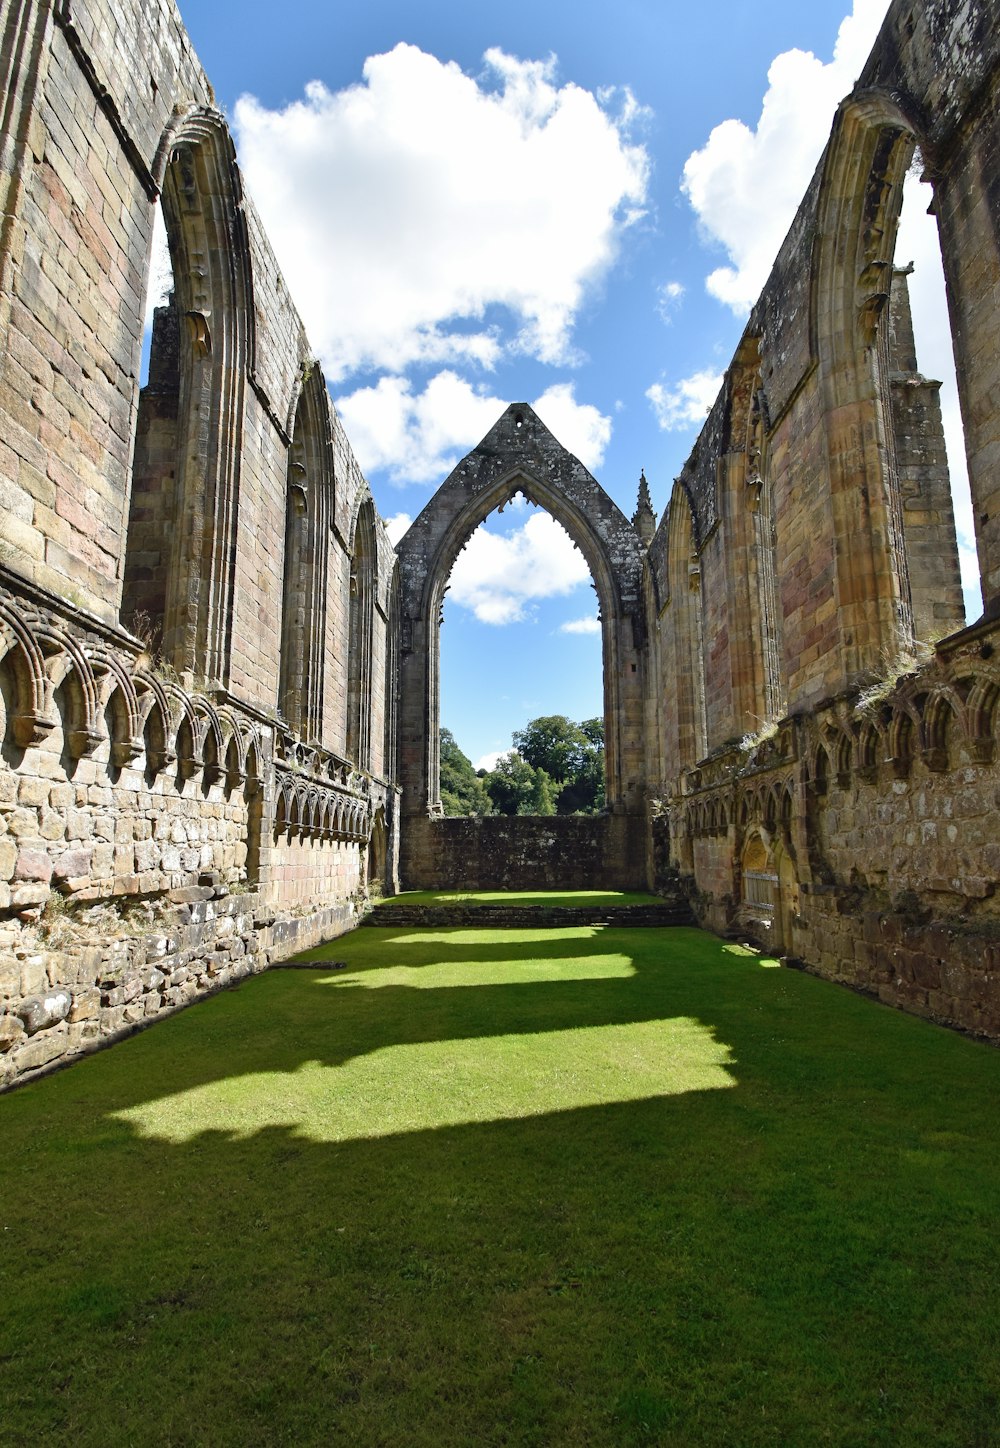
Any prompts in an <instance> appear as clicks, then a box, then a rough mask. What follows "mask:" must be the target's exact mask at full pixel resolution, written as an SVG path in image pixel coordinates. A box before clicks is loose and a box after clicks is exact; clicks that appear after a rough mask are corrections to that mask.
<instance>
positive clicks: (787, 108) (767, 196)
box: [681, 0, 888, 315]
mask: <svg viewBox="0 0 1000 1448" xmlns="http://www.w3.org/2000/svg"><path fill="white" fill-rule="evenodd" d="M887 8H888V6H887V0H854V8H853V10H852V12H851V14H850V15H848V16H847V18H846V19H845V20H844V21H843V23H842V24H841V26H840V30H839V32H838V35H837V42H836V45H835V46H834V52H833V59H832V60H831V61H830V62H828V63H827V64H824V63H823V62H822V61H821V60H819V59H817V57H816V56H815V55H813V54H812V53H811V52H810V51H803V50H786V51H783V52H782V54H781V55H778V56H776V57H775V59H774V60H773V61H772V63H771V68H770V70H769V71H768V76H767V78H768V88H767V92H766V94H765V96H764V100H763V104H762V106H761V113H760V117H759V119H758V121H757V125H756V128H755V129H751V128H750V127H749V126H747V125H746V124H745V123H744V122H743V121H739V120H727V121H723V122H722V124H721V125H718V126H716V127H715V129H714V130H713V131H712V133H711V134H710V136H709V138H708V140H707V141H706V143H705V145H704V146H703V147H702V148H701V150H699V151H694V152H693V153H692V154H691V155H690V156H689V157H688V159H687V161H686V163H685V166H684V176H683V181H682V183H681V185H682V190H683V191H684V193H685V195H686V196H687V198H688V200H689V201H690V203H691V205H692V206H693V207H694V210H695V212H696V213H697V216H698V220H699V222H700V223H701V227H702V229H703V231H704V233H705V236H706V237H707V238H708V239H709V240H710V241H712V242H716V243H720V244H721V246H722V247H723V248H724V249H725V251H726V252H727V253H728V255H729V260H730V265H728V266H721V267H717V268H716V269H715V270H714V271H713V272H712V273H711V274H710V275H709V276H708V277H707V279H706V286H707V288H708V291H709V292H710V293H711V294H712V296H714V297H717V298H718V300H719V301H721V302H724V303H725V304H726V305H727V306H729V307H731V308H732V310H733V311H734V312H736V313H738V314H740V315H742V314H744V313H745V312H747V311H749V309H750V307H751V306H752V305H753V303H754V302H755V301H756V299H757V296H758V294H759V292H760V290H761V288H762V287H763V285H764V283H765V281H766V280H767V277H768V273H769V272H770V270H771V266H772V264H773V262H774V258H775V257H776V255H777V253H778V249H779V247H780V246H781V243H782V241H783V240H784V238H785V233H786V231H787V230H788V227H789V226H790V224H791V221H792V218H793V216H794V215H795V212H796V210H797V208H798V205H799V202H800V201H801V200H802V196H803V193H804V192H805V189H806V187H807V186H808V184H809V180H810V178H811V176H812V173H813V171H814V170H815V168H816V163H817V162H818V160H819V158H820V155H821V153H822V150H823V147H824V146H825V145H826V142H827V139H828V137H829V134H830V126H831V123H832V121H833V115H834V112H835V110H836V108H837V106H838V105H839V104H840V101H841V100H842V99H843V97H844V96H845V95H847V93H848V92H849V91H850V90H851V87H852V86H853V84H854V82H855V80H856V79H857V77H858V75H859V73H860V71H861V69H862V67H863V65H864V63H865V61H866V60H867V58H868V54H869V52H870V50H871V48H872V45H873V44H874V42H875V37H876V35H877V34H878V30H879V26H880V25H881V23H882V20H883V19H884V17H885V12H886V10H887Z"/></svg>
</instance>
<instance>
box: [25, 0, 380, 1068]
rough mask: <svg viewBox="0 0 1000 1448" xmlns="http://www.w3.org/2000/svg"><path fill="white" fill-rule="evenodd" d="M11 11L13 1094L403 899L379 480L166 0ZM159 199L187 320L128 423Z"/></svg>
mask: <svg viewBox="0 0 1000 1448" xmlns="http://www.w3.org/2000/svg"><path fill="white" fill-rule="evenodd" d="M0 23H2V27H3V30H2V34H3V42H4V43H3V51H2V58H0V101H2V105H0V114H2V115H3V116H4V118H5V127H6V129H5V132H4V135H3V137H2V142H0V202H2V215H3V221H2V225H0V1084H8V1083H9V1082H11V1081H13V1080H15V1079H20V1078H22V1077H23V1075H24V1074H25V1073H30V1072H32V1071H35V1070H37V1069H40V1068H42V1067H43V1066H47V1065H51V1064H54V1063H56V1062H58V1061H60V1060H63V1059H65V1058H66V1057H68V1056H71V1055H74V1054H76V1053H78V1052H79V1051H81V1050H84V1049H88V1048H90V1047H92V1046H93V1045H96V1044H99V1043H100V1042H101V1041H103V1040H107V1039H112V1038H114V1037H116V1036H117V1035H119V1034H121V1033H122V1032H125V1031H128V1030H131V1029H134V1028H135V1027H137V1026H138V1025H140V1024H143V1023H145V1022H146V1021H148V1020H150V1019H152V1018H153V1017H154V1016H156V1015H157V1014H158V1013H160V1012H162V1011H164V1010H170V1009H173V1008H175V1007H177V1006H179V1005H183V1004H186V1003H187V1002H188V1001H190V1000H192V999H195V998H197V997H198V996H199V995H201V994H203V993H205V992H207V991H210V990H214V989H217V988H218V987H220V986H222V985H225V984H227V983H229V982H230V981H233V980H235V979H237V978H239V977H240V976H241V975H244V974H246V973H248V972H251V971H255V970H261V969H263V968H265V967H266V966H267V965H268V964H269V963H270V962H271V961H272V960H274V959H279V958H282V957H283V956H285V955H287V954H289V953H292V952H294V951H295V950H297V949H301V948H303V947H304V946H306V945H311V944H315V943H316V942H317V941H318V940H319V939H321V938H323V937H324V936H327V935H332V934H336V933H338V932H339V931H341V930H343V929H347V928H350V926H351V925H352V924H354V923H355V922H356V921H357V919H358V918H359V916H360V912H361V910H362V908H363V898H364V894H365V891H366V890H367V887H368V879H369V876H370V875H373V874H374V871H375V870H376V868H377V869H378V871H379V877H380V878H381V879H383V880H384V884H385V888H387V889H389V890H391V889H392V888H393V884H394V878H395V877H394V869H395V863H394V862H395V860H396V859H397V858H398V843H397V841H396V839H395V829H396V809H395V794H394V790H393V786H392V783H391V775H392V773H393V771H394V767H395V766H394V759H393V756H392V751H391V748H390V750H389V751H388V752H387V750H386V742H387V741H386V738H385V733H386V729H385V721H386V718H387V717H389V713H390V712H391V711H387V707H386V699H387V697H389V696H390V695H391V694H392V693H394V690H395V679H394V677H392V676H391V670H389V669H388V667H387V664H388V661H389V659H390V657H391V658H393V659H394V658H395V657H397V651H396V650H395V648H394V647H393V648H390V647H389V646H388V642H387V635H388V629H389V624H388V623H387V619H388V615H389V611H390V610H389V599H390V594H391V592H392V588H393V578H394V573H395V555H394V553H393V551H392V549H391V547H390V546H389V545H388V543H387V540H386V537H385V532H384V528H383V525H382V523H381V521H380V520H379V519H378V518H377V517H374V521H373V523H372V528H373V529H374V544H373V550H374V552H373V556H374V565H373V568H372V573H371V583H370V588H369V589H368V592H367V596H366V600H367V601H366V606H367V607H368V609H369V610H370V615H371V616H370V618H366V619H365V620H362V621H361V623H362V627H360V628H359V629H358V632H359V633H360V635H361V636H363V637H365V638H366V639H368V640H369V641H370V648H371V653H372V659H373V661H374V666H373V667H372V666H370V665H366V667H365V668H364V669H363V670H361V671H360V673H359V672H358V669H357V660H356V659H354V660H352V658H351V657H350V643H349V640H350V637H351V636H352V629H353V627H354V625H355V624H356V623H357V621H356V620H354V619H352V609H353V608H355V607H356V606H355V605H353V604H352V601H351V595H350V580H351V573H352V566H353V550H354V548H355V536H354V531H353V529H354V520H355V519H356V518H357V516H358V513H359V510H360V509H361V508H362V507H364V506H365V505H366V504H367V506H368V507H369V508H370V507H371V504H370V492H369V489H368V485H367V483H366V481H365V479H364V477H363V475H362V474H361V471H360V468H359V467H358V464H357V461H356V459H355V458H354V456H353V453H352V452H351V449H350V444H349V443H348V441H347V438H346V436H345V434H344V430H343V427H342V425H341V423H340V420H339V418H338V417H337V415H336V412H335V410H334V408H333V405H332V403H331V401H330V399H329V396H328V393H327V390H326V387H325V384H324V383H323V381H322V377H321V375H320V374H319V373H318V369H317V368H316V364H315V359H314V355H313V350H312V348H311V347H310V345H309V341H308V338H307V337H306V335H305V332H304V330H303V327H302V322H301V319H300V318H299V316H298V314H297V313H296V311H295V309H294V307H292V305H291V303H290V301H289V293H288V288H287V286H286V284H285V282H284V281H283V279H282V277H281V275H280V273H279V270H278V267H277V264H276V261H275V259H274V255H273V253H272V251H271V248H270V245H269V242H268V240H267V238H266V236H265V235H264V232H263V229H262V227H261V225H260V221H259V218H258V217H257V214H256V212H255V210H254V207H253V203H252V200H251V199H250V198H249V197H248V196H247V195H246V194H245V192H244V189H243V184H242V179H241V176H240V172H239V166H238V160H237V158H236V156H235V152H234V149H233V145H232V141H231V138H230V137H229V134H228V131H227V128H226V122H225V119H224V117H223V116H221V114H220V113H219V112H218V111H216V110H215V108H214V97H213V94H212V89H211V86H210V84H209V82H208V80H207V79H206V77H205V76H204V74H203V72H202V70H201V68H200V66H199V65H198V62H197V59H196V57H195V56H194V54H193V51H192V48H191V44H190V41H189V39H188V37H187V35H186V33H185V31H184V27H183V24H182V22H181V20H180V16H179V14H178V11H177V8H176V6H175V5H174V3H173V0H126V3H124V4H119V3H117V0H115V3H110V0H14V3H13V4H12V5H9V6H6V7H5V8H4V13H3V19H2V22H0ZM157 207H159V208H160V210H161V212H162V214H163V217H164V220H165V224H166V227H167V231H168V234H169V237H170V243H171V255H172V259H173V264H174V277H173V284H174V302H173V304H172V305H170V306H167V307H165V308H164V309H162V310H161V311H160V312H159V313H158V321H159V325H158V328H157V331H156V333H155V334H154V338H153V345H152V357H151V365H150V387H149V389H148V390H147V392H146V393H145V394H144V396H143V398H142V405H141V406H140V393H139V364H140V354H141V344H142V328H143V315H144V307H145V291H146V280H147V273H148V267H149V252H150V245H151V236H152V227H153V219H154V214H155V211H156V209H157ZM137 422H138V423H139V427H138V429H137ZM137 433H138V436H137ZM296 469H298V471H296ZM305 469H308V477H307V482H308V487H306V488H305V490H304V496H305V497H306V499H307V504H308V506H307V508H306V510H305V521H304V523H303V532H302V535H301V538H300V539H299V540H298V541H299V542H300V543H304V545H305V546H308V547H309V548H311V549H313V552H312V553H311V554H310V555H309V557H308V559H307V563H308V565H309V566H308V568H307V569H306V570H305V574H304V575H303V570H302V568H301V566H300V568H299V572H298V574H297V575H296V576H294V577H293V576H292V570H291V567H290V562H289V558H288V557H287V556H286V550H285V543H286V534H287V529H288V520H289V516H290V512H291V515H292V516H298V515H297V513H296V510H295V509H294V508H292V507H291V503H292V502H294V501H295V496H298V495H294V496H292V497H291V498H290V491H291V484H292V483H294V482H295V480H296V479H298V478H300V477H301V476H302V475H303V474H304V470H305ZM133 484H135V486H134V487H133ZM321 550H326V557H325V558H324V557H323V556H322V552H321ZM300 552H301V549H300ZM303 578H305V583H304V581H303ZM316 578H318V579H320V580H321V586H320V585H319V584H314V583H313V580H314V579H316ZM289 636H294V637H295V638H296V640H298V639H299V638H302V639H304V640H306V641H307V642H306V643H305V644H303V646H302V647H301V648H300V649H299V648H297V650H296V668H297V669H298V670H299V673H298V675H296V674H294V673H293V674H291V675H290V674H289V665H288V661H287V659H286V660H284V661H283V657H282V640H283V638H288V637H289ZM352 670H353V676H355V677H361V678H362V679H363V680H365V681H366V687H367V689H368V691H369V692H368V693H367V694H366V697H365V698H364V701H363V708H364V712H365V717H366V718H370V720H371V724H372V731H373V733H374V735H375V738H374V739H373V741H372V747H371V748H370V749H369V750H368V752H367V755H366V758H365V759H364V760H362V761H358V760H357V759H354V760H352V759H350V758H348V757H347V750H348V743H349V741H348V710H347V699H348V690H349V679H350V678H351V677H352ZM284 695H287V696H289V697H294V699H295V700H297V701H299V705H298V714H297V715H296V719H295V725H296V728H299V729H301V733H302V737H300V736H299V734H297V733H296V728H293V727H292V725H291V724H290V723H289V720H288V719H287V718H286V717H285V716H284V715H283V713H282V709H283V706H284ZM304 699H307V700H308V705H309V710H310V711H311V712H309V714H308V717H306V714H305V713H304V712H303V707H302V705H301V701H302V700H304ZM359 763H360V764H361V765H362V766H363V767H359ZM376 820H377V821H378V822H379V823H378V842H377V850H378V852H379V856H380V858H379V860H378V862H376V861H375V859H374V850H375V847H374V846H373V845H372V830H373V824H374V822H375V821H376ZM387 836H388V837H387Z"/></svg>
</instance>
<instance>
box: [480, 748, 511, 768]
mask: <svg viewBox="0 0 1000 1448" xmlns="http://www.w3.org/2000/svg"><path fill="white" fill-rule="evenodd" d="M509 753H510V750H509V749H494V750H491V752H490V753H489V754H482V755H480V757H479V758H478V759H477V760H476V762H475V764H474V766H473V768H474V769H477V770H479V769H485V770H486V771H487V773H489V774H492V773H493V771H494V769H496V767H497V761H498V760H500V759H505V758H506V756H507V755H508V754H509Z"/></svg>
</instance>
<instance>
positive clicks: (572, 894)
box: [376, 890, 663, 910]
mask: <svg viewBox="0 0 1000 1448" xmlns="http://www.w3.org/2000/svg"><path fill="white" fill-rule="evenodd" d="M395 904H399V905H531V906H536V905H557V906H564V905H580V906H585V907H587V908H596V909H599V910H604V909H606V908H608V907H610V906H615V905H619V906H621V905H662V904H663V900H662V898H661V897H660V896H659V895H649V894H647V893H646V892H645V891H643V890H475V891H473V890H404V891H402V892H401V893H400V894H399V895H390V896H389V897H388V898H387V899H385V900H382V901H381V902H380V903H379V905H378V906H377V907H376V908H377V909H379V910H391V909H392V907H393V905H395Z"/></svg>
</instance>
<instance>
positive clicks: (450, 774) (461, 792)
mask: <svg viewBox="0 0 1000 1448" xmlns="http://www.w3.org/2000/svg"><path fill="white" fill-rule="evenodd" d="M441 805H442V808H443V809H444V812H445V814H446V815H484V814H490V813H491V807H490V797H489V795H488V794H487V793H486V789H485V788H484V785H483V781H482V779H481V778H480V777H479V775H478V774H477V773H476V771H475V770H474V769H473V767H472V761H471V760H470V759H469V757H468V756H467V755H465V754H463V753H462V751H461V749H459V747H458V745H457V744H456V743H455V736H454V735H453V734H452V732H451V730H450V729H442V730H441Z"/></svg>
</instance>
